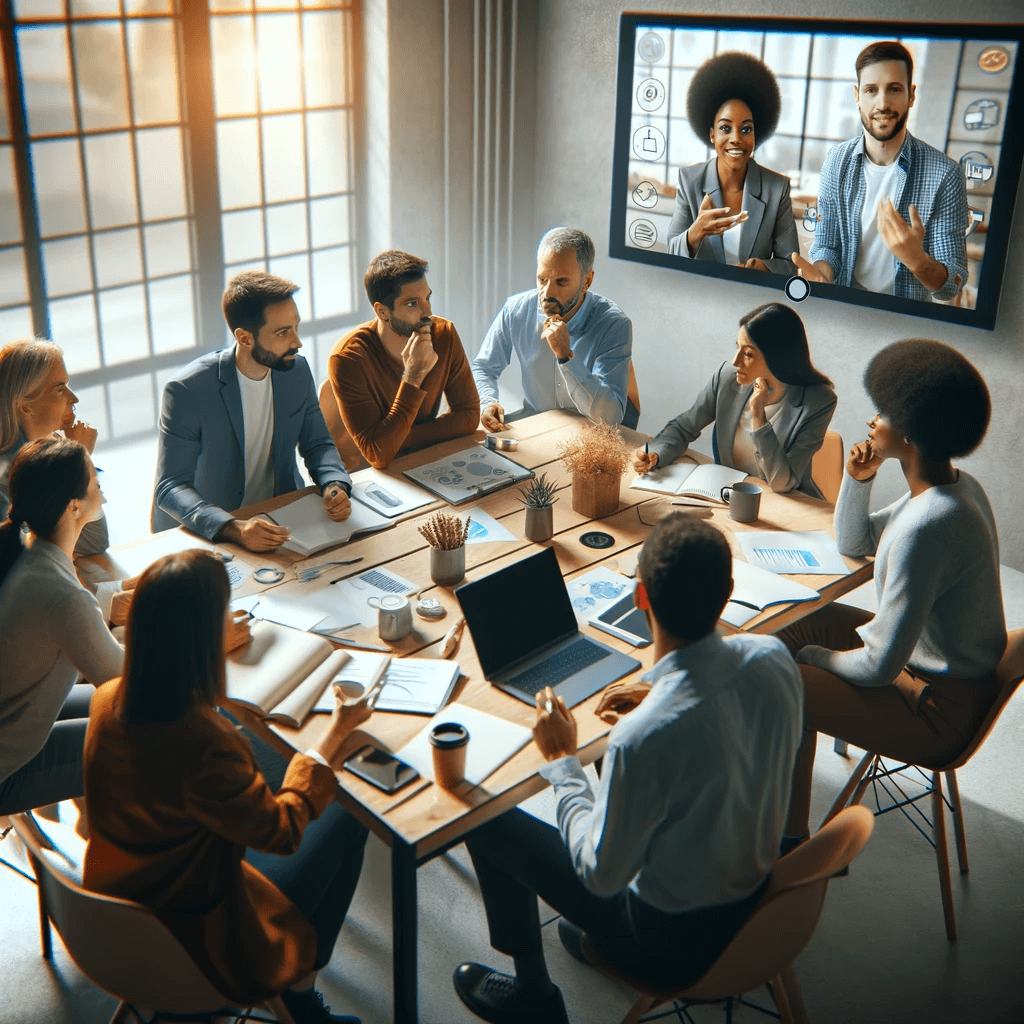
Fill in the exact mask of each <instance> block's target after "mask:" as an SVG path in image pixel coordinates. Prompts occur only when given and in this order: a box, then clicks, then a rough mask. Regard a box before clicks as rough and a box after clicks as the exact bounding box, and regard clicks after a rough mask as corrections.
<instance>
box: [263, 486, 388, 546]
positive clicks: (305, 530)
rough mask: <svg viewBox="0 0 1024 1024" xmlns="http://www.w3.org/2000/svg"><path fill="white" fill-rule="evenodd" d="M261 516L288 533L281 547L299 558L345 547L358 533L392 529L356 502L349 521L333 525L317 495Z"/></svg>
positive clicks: (306, 496)
mask: <svg viewBox="0 0 1024 1024" xmlns="http://www.w3.org/2000/svg"><path fill="white" fill-rule="evenodd" d="M263 515H264V516H266V518H267V519H269V520H270V521H271V522H272V523H277V525H278V526H287V527H289V529H291V531H292V535H291V537H289V538H288V541H287V543H286V544H285V545H284V546H285V547H286V548H291V549H292V550H293V551H297V552H298V553H299V554H300V555H313V554H316V552H317V551H323V550H324V549H325V548H332V547H337V546H338V545H339V544H344V543H346V542H347V541H349V540H351V539H352V538H353V537H354V536H355V535H356V534H357V533H373V532H374V531H375V530H386V529H387V528H388V527H389V526H393V525H394V523H393V522H392V521H391V519H389V518H387V517H386V516H382V515H379V514H378V513H376V512H374V511H373V509H372V508H370V507H369V506H367V505H364V504H363V503H362V502H361V501H359V500H355V501H353V502H352V514H351V515H350V516H349V517H348V519H346V520H344V522H341V523H336V522H334V521H333V520H332V519H330V518H328V515H327V513H326V512H325V511H324V501H323V498H321V497H320V495H319V494H306V495H304V496H303V497H301V498H298V499H296V500H295V501H293V502H291V503H290V504H288V505H283V506H282V507H281V508H277V509H274V511H273V513H270V512H264V513H263Z"/></svg>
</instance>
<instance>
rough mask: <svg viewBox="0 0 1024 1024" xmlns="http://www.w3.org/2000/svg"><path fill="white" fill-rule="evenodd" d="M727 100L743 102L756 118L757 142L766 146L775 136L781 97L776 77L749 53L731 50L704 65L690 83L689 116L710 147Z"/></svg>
mask: <svg viewBox="0 0 1024 1024" xmlns="http://www.w3.org/2000/svg"><path fill="white" fill-rule="evenodd" d="M728 100H743V102H744V103H746V105H747V106H748V107H750V112H751V113H752V114H753V115H754V138H755V140H756V141H757V144H758V145H760V144H761V143H762V142H766V141H767V140H768V139H769V138H771V136H772V135H773V134H774V133H775V129H776V128H777V127H778V124H779V113H780V111H781V110H782V94H781V93H780V92H779V83H778V82H776V81H775V75H774V74H772V71H771V69H770V68H769V67H768V65H767V64H765V63H764V62H763V61H760V60H758V59H757V58H756V57H752V56H751V55H750V54H749V53H740V52H738V51H735V50H728V51H726V52H725V53H719V54H716V55H715V56H714V57H711V58H709V59H708V60H706V61H704V63H703V64H701V66H700V67H699V68H697V70H696V72H695V73H694V76H693V78H692V79H691V80H690V88H689V90H687V93H686V116H687V118H688V119H689V122H690V127H691V128H692V129H693V131H694V134H695V135H696V136H697V138H698V139H700V141H701V142H703V143H704V144H705V145H707V141H708V136H709V135H710V133H711V128H712V126H713V125H714V123H715V114H717V113H718V111H719V109H720V107H721V106H722V104H723V103H725V102H727V101H728Z"/></svg>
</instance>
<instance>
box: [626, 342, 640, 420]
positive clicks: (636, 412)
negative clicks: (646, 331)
mask: <svg viewBox="0 0 1024 1024" xmlns="http://www.w3.org/2000/svg"><path fill="white" fill-rule="evenodd" d="M639 422H640V388H639V387H638V386H637V383H636V372H635V371H634V370H633V360H632V359H630V361H629V383H628V384H627V385H626V413H625V415H624V416H623V417H622V425H623V426H624V427H629V429H630V430H636V425H637V424H638V423H639Z"/></svg>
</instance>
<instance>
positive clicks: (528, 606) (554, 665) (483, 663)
mask: <svg viewBox="0 0 1024 1024" xmlns="http://www.w3.org/2000/svg"><path fill="white" fill-rule="evenodd" d="M455 596H456V597H457V598H458V599H459V604H460V605H461V606H462V613H463V614H464V615H465V616H466V625H467V626H468V627H469V632H470V635H471V636H472V637H473V643H474V645H475V646H476V653H477V656H478V657H479V659H480V667H481V668H482V669H483V672H484V677H485V678H486V679H487V681H488V682H489V683H492V684H493V685H494V686H497V687H498V689H499V690H504V691H505V692H506V693H509V694H511V695H512V696H513V697H518V698H519V699H520V700H521V701H523V702H524V703H526V704H531V705H532V704H535V703H536V695H537V693H538V691H540V690H542V689H543V688H544V687H545V686H550V687H552V689H554V691H555V693H556V694H558V695H559V696H560V697H561V698H562V699H563V700H564V701H565V703H566V705H567V706H568V707H572V706H573V705H574V704H579V702H580V701H582V700H586V699H587V697H589V696H591V694H594V693H597V691H598V690H601V689H603V688H604V687H605V686H607V685H608V684H609V683H614V682H615V680H616V679H621V678H622V677H623V676H624V675H626V674H628V673H629V672H632V671H633V670H634V669H637V668H639V667H640V662H639V661H637V660H636V658H630V657H629V656H628V655H625V654H622V653H621V652H620V651H616V650H615V649H614V648H611V647H609V646H608V645H607V644H603V643H600V642H599V641H597V640H592V639H591V638H590V637H588V636H586V635H585V634H583V633H581V632H580V630H579V628H578V626H577V625H576V616H575V615H574V614H573V610H572V602H571V600H570V599H569V592H568V590H566V587H565V582H564V581H563V579H562V572H561V570H560V569H559V568H558V559H557V558H556V557H555V552H554V549H552V548H545V549H544V550H543V551H541V552H539V553H537V554H536V555H531V556H530V557H529V558H524V559H522V560H521V561H519V562H516V563H515V564H514V565H510V566H508V567H507V568H505V569H499V570H498V571H497V572H492V573H491V574H490V575H489V576H485V577H484V578H483V579H482V580H476V581H474V582H472V583H464V584H463V585H462V586H461V587H458V588H456V590H455Z"/></svg>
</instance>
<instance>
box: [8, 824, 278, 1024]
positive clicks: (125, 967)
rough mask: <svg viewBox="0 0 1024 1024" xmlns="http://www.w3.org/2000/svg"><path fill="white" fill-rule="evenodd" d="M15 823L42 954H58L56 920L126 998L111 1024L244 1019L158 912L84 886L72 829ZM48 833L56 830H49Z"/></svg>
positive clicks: (82, 957) (88, 966) (92, 975)
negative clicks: (164, 1017) (35, 899)
mask: <svg viewBox="0 0 1024 1024" xmlns="http://www.w3.org/2000/svg"><path fill="white" fill-rule="evenodd" d="M12 821H13V823H14V829H15V831H16V832H17V834H18V836H19V837H20V838H21V841H22V842H23V843H24V844H25V849H26V851H27V852H28V856H29V860H30V861H31V863H32V868H33V870H34V871H35V874H36V881H37V882H38V885H39V925H40V931H41V938H42V946H43V956H44V957H45V958H46V959H50V957H51V955H52V948H51V944H50V924H51V923H52V924H53V925H54V927H56V929H57V931H58V933H59V934H60V937H61V939H63V941H64V946H65V948H66V949H67V951H68V954H69V956H70V957H71V959H72V960H74V962H75V963H76V964H77V965H78V967H79V969H80V970H81V971H82V973H83V974H84V975H85V976H86V977H87V978H89V980H90V981H92V982H93V984H95V985H98V986H99V987H100V988H102V989H103V990H104V991H106V992H109V993H110V994H111V995H113V996H115V997H116V998H117V999H119V1000H121V1002H120V1005H119V1006H118V1007H117V1010H116V1011H115V1012H114V1016H113V1017H112V1018H111V1020H110V1024H122V1022H126V1021H129V1020H131V1018H132V1017H133V1016H134V1017H135V1018H136V1020H138V1021H140V1022H142V1024H147V1022H148V1024H151V1022H153V1021H156V1020H159V1019H160V1017H161V1014H176V1015H188V1016H189V1019H193V1018H194V1019H195V1020H206V1021H211V1020H212V1019H213V1017H214V1016H238V1014H237V1013H236V1011H234V1010H230V1009H226V1007H228V1006H229V1005H230V1001H229V1000H227V999H225V997H224V996H222V995H221V994H220V993H219V992H218V991H217V990H216V989H215V988H214V987H213V985H211V984H210V982H209V981H207V979H206V976H205V975H204V974H203V973H202V972H201V971H200V970H199V968H198V967H197V966H196V964H195V962H194V961H193V959H192V958H191V957H190V956H189V954H188V953H187V952H186V951H185V949H184V948H183V947H182V945H181V944H180V943H179V942H178V940H177V939H176V938H175V937H174V936H173V935H172V934H171V933H170V931H168V929H167V928H166V927H165V926H164V924H163V923H162V922H161V921H160V920H159V919H158V918H157V917H156V915H154V914H153V913H152V912H151V911H149V910H147V909H146V908H145V907H143V906H141V905H140V904H138V903H132V902H131V901H130V900H121V899H115V898H113V897H111V896H103V895H100V894H99V893H95V892H89V891H88V890H87V889H83V888H82V885H81V869H82V859H81V855H82V853H83V851H84V844H80V843H79V844H75V843H74V840H73V839H72V838H71V836H70V835H66V834H65V833H70V830H69V829H67V828H66V827H64V828H63V829H62V830H61V834H60V837H59V839H57V840H56V841H55V840H54V839H52V838H51V837H50V836H48V835H46V834H45V833H44V832H43V831H42V830H41V829H40V827H39V825H38V824H37V823H36V821H35V819H34V818H33V817H32V815H31V814H16V815H14V816H13V818H12ZM47 830H48V831H49V832H51V833H53V831H54V830H53V829H50V828H49V825H48V826H47ZM72 834H73V833H72ZM264 1005H265V1007H266V1008H267V1009H269V1010H270V1011H271V1012H273V1014H274V1016H275V1017H276V1018H277V1020H278V1022H280V1024H295V1021H294V1019H293V1018H292V1016H291V1014H290V1013H289V1012H288V1010H287V1008H286V1007H285V1005H284V1003H283V1002H282V1001H281V999H280V998H279V997H276V996H275V997H273V998H271V999H268V1000H267V1001H266V1003H265V1004H264ZM248 1019H250V1020H269V1018H258V1017H249V1018H248Z"/></svg>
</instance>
